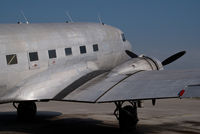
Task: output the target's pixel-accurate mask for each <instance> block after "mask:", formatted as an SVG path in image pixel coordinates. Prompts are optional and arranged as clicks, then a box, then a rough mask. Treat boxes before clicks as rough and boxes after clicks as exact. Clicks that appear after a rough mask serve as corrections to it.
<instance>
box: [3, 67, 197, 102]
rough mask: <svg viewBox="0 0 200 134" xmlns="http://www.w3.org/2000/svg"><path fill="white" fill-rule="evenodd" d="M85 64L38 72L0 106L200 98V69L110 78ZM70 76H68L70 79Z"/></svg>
mask: <svg viewBox="0 0 200 134" xmlns="http://www.w3.org/2000/svg"><path fill="white" fill-rule="evenodd" d="M86 68H87V67H86V66H85V65H79V66H77V65H76V68H74V67H70V68H60V69H58V68H56V69H53V70H48V71H44V72H41V73H40V74H38V75H36V76H33V77H31V78H29V79H27V80H25V81H23V82H22V83H20V84H19V85H18V86H17V87H15V88H14V89H12V90H10V91H8V92H7V94H5V95H4V96H2V97H0V101H1V103H3V102H12V101H27V100H36V101H38V100H57V101H74V102H89V103H103V102H115V101H125V100H145V99H153V98H156V99H161V98H174V97H179V93H180V91H182V90H183V89H184V90H185V93H184V95H183V97H200V89H199V88H200V70H193V71H138V72H135V73H134V74H132V75H109V72H108V71H105V70H97V71H91V70H89V69H86ZM69 75H70V76H71V77H69Z"/></svg>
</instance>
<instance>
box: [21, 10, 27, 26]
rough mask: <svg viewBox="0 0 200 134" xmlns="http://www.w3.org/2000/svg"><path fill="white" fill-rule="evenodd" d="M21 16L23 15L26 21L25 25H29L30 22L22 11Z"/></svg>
mask: <svg viewBox="0 0 200 134" xmlns="http://www.w3.org/2000/svg"><path fill="white" fill-rule="evenodd" d="M21 14H22V16H23V17H24V20H25V21H26V22H25V23H26V24H29V22H28V19H27V18H26V16H25V15H24V12H23V11H22V10H21Z"/></svg>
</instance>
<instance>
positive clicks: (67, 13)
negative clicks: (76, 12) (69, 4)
mask: <svg viewBox="0 0 200 134" xmlns="http://www.w3.org/2000/svg"><path fill="white" fill-rule="evenodd" d="M65 13H66V15H67V17H68V18H69V20H70V22H72V23H73V22H74V21H73V20H72V17H71V16H70V14H69V12H65Z"/></svg>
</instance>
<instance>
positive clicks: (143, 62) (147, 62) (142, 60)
mask: <svg viewBox="0 0 200 134" xmlns="http://www.w3.org/2000/svg"><path fill="white" fill-rule="evenodd" d="M142 70H146V71H150V70H163V65H162V63H161V62H160V61H159V60H157V59H155V58H150V57H146V56H140V57H138V58H132V59H130V60H129V61H127V62H125V63H123V64H121V65H119V66H117V67H116V68H114V69H113V70H112V71H111V75H117V74H125V75H130V74H133V73H136V72H138V71H142Z"/></svg>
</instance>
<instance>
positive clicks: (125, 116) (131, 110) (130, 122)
mask: <svg viewBox="0 0 200 134" xmlns="http://www.w3.org/2000/svg"><path fill="white" fill-rule="evenodd" d="M130 103H131V105H127V106H124V107H122V105H123V102H116V103H115V105H116V109H115V112H114V115H115V116H116V118H117V119H118V121H119V126H120V129H121V130H123V131H130V130H135V129H136V126H137V122H138V121H139V120H138V116H137V106H136V103H134V102H130Z"/></svg>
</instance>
